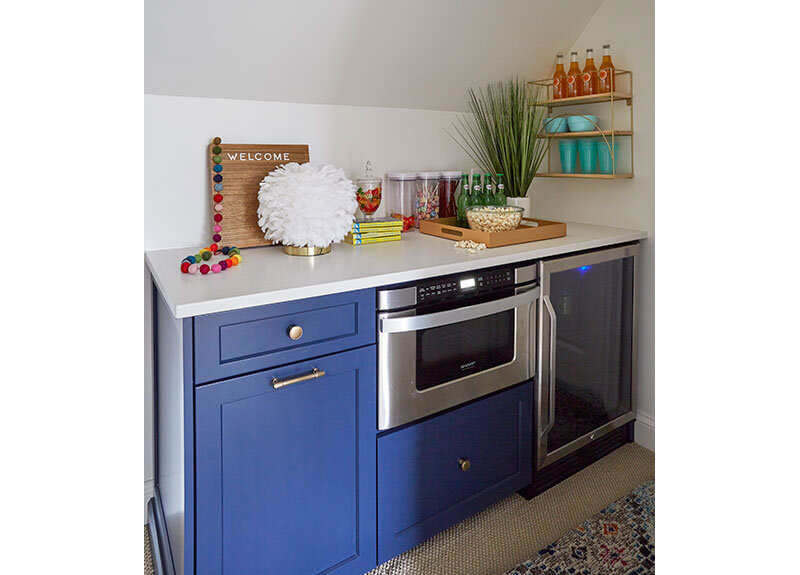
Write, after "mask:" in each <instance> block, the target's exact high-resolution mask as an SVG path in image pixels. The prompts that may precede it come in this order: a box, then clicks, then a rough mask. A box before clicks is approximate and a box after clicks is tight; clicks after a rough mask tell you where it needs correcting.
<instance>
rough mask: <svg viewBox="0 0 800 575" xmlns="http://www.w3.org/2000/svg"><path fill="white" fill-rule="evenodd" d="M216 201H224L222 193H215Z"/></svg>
mask: <svg viewBox="0 0 800 575" xmlns="http://www.w3.org/2000/svg"><path fill="white" fill-rule="evenodd" d="M214 201H215V202H217V203H219V202H221V201H222V194H214Z"/></svg>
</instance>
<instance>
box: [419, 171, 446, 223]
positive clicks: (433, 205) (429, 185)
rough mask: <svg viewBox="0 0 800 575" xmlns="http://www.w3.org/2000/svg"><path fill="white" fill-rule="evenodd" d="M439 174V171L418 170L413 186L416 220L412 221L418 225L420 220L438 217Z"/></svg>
mask: <svg viewBox="0 0 800 575" xmlns="http://www.w3.org/2000/svg"><path fill="white" fill-rule="evenodd" d="M439 176H440V172H419V173H417V182H416V188H415V196H414V200H415V205H414V209H415V212H416V216H417V220H416V222H414V224H415V225H416V227H419V222H420V221H421V220H430V219H433V218H438V217H439Z"/></svg>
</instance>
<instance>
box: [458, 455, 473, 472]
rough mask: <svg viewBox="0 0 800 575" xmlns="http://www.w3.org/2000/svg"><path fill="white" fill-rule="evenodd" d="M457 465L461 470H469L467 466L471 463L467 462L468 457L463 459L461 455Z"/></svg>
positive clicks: (470, 465)
mask: <svg viewBox="0 0 800 575" xmlns="http://www.w3.org/2000/svg"><path fill="white" fill-rule="evenodd" d="M458 465H459V466H460V467H461V471H469V468H470V467H472V463H470V462H469V459H463V458H461V457H459V458H458Z"/></svg>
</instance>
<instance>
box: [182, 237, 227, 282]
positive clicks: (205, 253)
mask: <svg viewBox="0 0 800 575" xmlns="http://www.w3.org/2000/svg"><path fill="white" fill-rule="evenodd" d="M220 254H221V255H223V256H227V257H226V258H225V259H222V260H220V261H218V262H216V263H210V264H209V263H202V264H200V265H199V266H198V263H199V262H210V260H211V258H212V257H213V256H217V255H220ZM241 261H242V255H241V254H240V253H239V248H237V247H236V246H231V247H227V246H226V247H224V248H221V247H219V246H218V245H217V244H211V245H210V246H208V247H207V248H202V249H201V250H200V253H198V254H197V255H194V256H186V257H185V258H183V260H182V261H181V272H183V273H185V274H196V273H197V272H200V273H201V274H203V275H206V274H207V273H208V272H209V271H210V272H213V273H215V274H218V273H219V272H222V271H225V270H226V269H230V268H232V267H234V266H238V265H239V263H240V262H241Z"/></svg>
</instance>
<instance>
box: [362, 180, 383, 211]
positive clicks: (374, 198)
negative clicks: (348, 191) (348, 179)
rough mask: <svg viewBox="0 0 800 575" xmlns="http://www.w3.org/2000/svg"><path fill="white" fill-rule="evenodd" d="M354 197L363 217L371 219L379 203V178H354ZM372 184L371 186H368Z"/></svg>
mask: <svg viewBox="0 0 800 575" xmlns="http://www.w3.org/2000/svg"><path fill="white" fill-rule="evenodd" d="M356 186H358V189H357V190H356V199H357V200H358V207H359V208H360V209H361V213H363V214H364V219H366V220H371V219H372V215H373V214H374V213H375V211H376V210H377V209H378V206H380V205H381V190H382V188H381V180H356ZM370 186H372V187H370Z"/></svg>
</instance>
